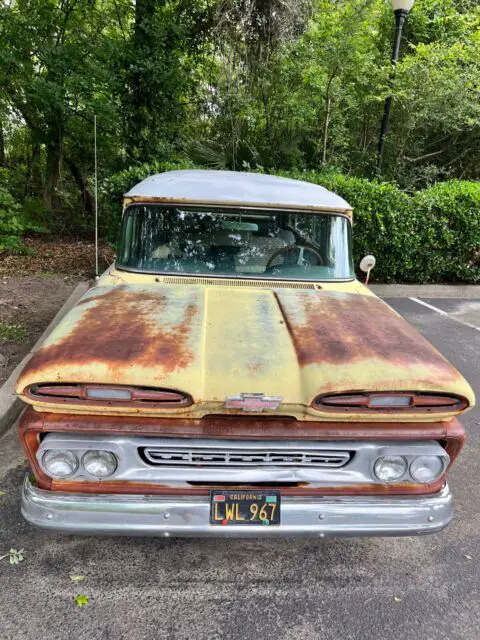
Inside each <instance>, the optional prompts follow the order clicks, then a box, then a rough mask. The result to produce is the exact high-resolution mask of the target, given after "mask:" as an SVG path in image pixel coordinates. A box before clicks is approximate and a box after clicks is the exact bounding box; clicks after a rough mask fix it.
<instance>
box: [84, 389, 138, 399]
mask: <svg viewBox="0 0 480 640" xmlns="http://www.w3.org/2000/svg"><path fill="white" fill-rule="evenodd" d="M85 395H86V396H87V398H90V400H131V399H132V392H131V391H130V390H129V389H107V388H105V389H104V388H102V387H99V388H93V389H90V388H89V387H87V388H86V390H85Z"/></svg>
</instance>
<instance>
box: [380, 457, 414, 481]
mask: <svg viewBox="0 0 480 640" xmlns="http://www.w3.org/2000/svg"><path fill="white" fill-rule="evenodd" d="M407 468H408V465H407V461H406V459H405V458H404V457H403V456H385V457H383V458H378V460H377V461H376V462H375V466H374V468H373V470H374V472H375V475H376V476H377V478H378V479H379V480H381V481H382V482H396V481H397V480H400V478H401V477H402V476H403V475H405V472H406V471H407Z"/></svg>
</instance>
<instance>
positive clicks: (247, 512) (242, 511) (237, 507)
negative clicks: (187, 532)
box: [210, 489, 280, 527]
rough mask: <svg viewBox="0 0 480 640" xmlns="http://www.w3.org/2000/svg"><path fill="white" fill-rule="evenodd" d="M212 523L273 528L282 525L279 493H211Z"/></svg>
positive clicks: (215, 491) (217, 491)
mask: <svg viewBox="0 0 480 640" xmlns="http://www.w3.org/2000/svg"><path fill="white" fill-rule="evenodd" d="M210 523H211V524H213V525H218V526H227V527H228V526H229V525H232V524H236V525H238V524H241V525H256V526H266V527H268V526H271V525H279V524H280V492H279V491H240V490H239V491H221V490H218V489H215V490H213V491H211V492H210Z"/></svg>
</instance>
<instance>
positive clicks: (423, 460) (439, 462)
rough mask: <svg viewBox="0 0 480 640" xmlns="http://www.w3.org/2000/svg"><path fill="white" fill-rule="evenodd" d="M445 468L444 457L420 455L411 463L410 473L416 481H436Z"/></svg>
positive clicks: (426, 482) (424, 482) (423, 482)
mask: <svg viewBox="0 0 480 640" xmlns="http://www.w3.org/2000/svg"><path fill="white" fill-rule="evenodd" d="M444 469H445V463H444V459H443V458H440V457H439V456H418V457H417V458H415V459H414V461H413V462H412V464H411V465H410V475H411V476H412V478H413V479H414V480H415V482H420V483H421V484H428V483H429V482H434V481H435V480H437V479H438V478H439V477H440V476H441V475H442V473H443V471H444Z"/></svg>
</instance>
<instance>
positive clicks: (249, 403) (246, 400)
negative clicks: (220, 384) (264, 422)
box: [225, 393, 283, 411]
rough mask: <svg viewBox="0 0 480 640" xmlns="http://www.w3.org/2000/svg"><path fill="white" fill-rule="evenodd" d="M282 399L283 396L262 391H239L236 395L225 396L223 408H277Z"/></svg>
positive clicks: (255, 409) (253, 409)
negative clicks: (270, 394)
mask: <svg viewBox="0 0 480 640" xmlns="http://www.w3.org/2000/svg"><path fill="white" fill-rule="evenodd" d="M282 400H283V398H281V397H280V396H266V395H265V394H264V393H241V394H240V395H238V396H227V397H226V398H225V408H226V409H242V410H243V411H263V410H264V409H278V407H279V406H280V403H281V402H282Z"/></svg>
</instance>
